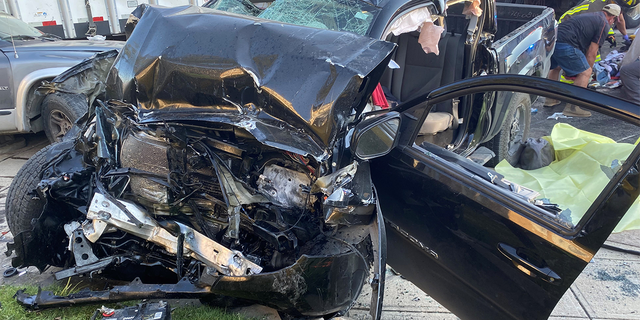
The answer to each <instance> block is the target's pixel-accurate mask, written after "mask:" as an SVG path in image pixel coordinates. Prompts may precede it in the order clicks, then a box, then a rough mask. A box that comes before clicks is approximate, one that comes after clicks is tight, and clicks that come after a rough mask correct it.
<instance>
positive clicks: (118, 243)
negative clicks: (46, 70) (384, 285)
mask: <svg viewBox="0 0 640 320" xmlns="http://www.w3.org/2000/svg"><path fill="white" fill-rule="evenodd" d="M194 21H195V22H194ZM211 26H215V27H216V28H214V29H211ZM207 28H209V29H211V30H215V33H214V32H213V31H212V32H211V33H203V32H202V30H204V29H207ZM160 35H163V36H160ZM149 39H154V41H152V42H149ZM300 48H302V49H300ZM392 50H393V45H392V44H389V43H385V42H381V41H376V40H373V39H369V38H366V37H360V36H356V35H353V34H349V33H342V32H334V31H328V30H318V29H312V28H306V27H299V26H292V25H283V24H280V23H274V22H271V21H265V20H257V19H252V18H247V17H239V16H235V15H230V14H223V13H220V12H217V11H208V10H206V9H202V8H194V7H189V8H178V9H176V8H171V9H161V8H154V7H148V8H147V9H146V10H145V13H144V15H143V16H142V18H141V19H140V21H139V22H138V24H137V26H136V29H135V30H134V32H133V33H132V35H131V38H130V39H129V41H128V42H127V45H126V46H125V47H124V48H123V49H122V51H121V53H120V54H119V56H118V58H117V59H116V61H115V64H114V66H113V68H112V69H111V71H110V74H109V78H108V82H107V88H106V97H107V99H108V100H106V102H105V101H102V100H96V101H95V102H94V103H93V104H92V105H91V106H90V110H89V114H88V116H87V117H86V121H85V122H84V123H81V124H80V125H81V126H80V127H78V128H77V129H76V130H75V136H74V137H72V138H69V136H67V138H65V140H64V141H63V142H61V143H59V144H56V145H53V146H51V147H50V148H49V149H48V152H47V156H46V165H45V166H44V167H43V170H41V172H37V173H34V174H38V175H40V179H41V181H40V183H39V184H38V185H37V186H36V187H35V190H34V191H33V198H32V201H34V202H37V205H35V206H34V207H37V208H42V209H41V210H40V211H38V213H37V214H36V215H34V219H32V222H31V225H32V227H33V228H32V229H31V230H24V231H22V232H19V233H18V234H16V235H15V238H14V239H15V240H14V241H15V242H14V244H12V245H10V246H9V250H10V251H15V254H16V257H15V258H14V259H13V264H14V266H16V267H20V266H30V265H32V266H36V267H38V268H39V269H40V270H44V269H45V268H47V267H48V266H57V267H60V268H62V270H60V271H57V272H56V273H55V276H56V278H57V279H64V278H68V277H71V276H75V275H81V274H88V275H94V274H98V273H101V274H102V275H103V276H106V277H109V278H114V279H119V280H129V281H134V282H132V283H131V284H130V285H129V286H124V287H117V288H113V289H110V290H107V291H100V292H89V293H87V292H82V293H78V294H75V295H70V296H67V297H55V296H52V295H50V294H45V293H39V294H38V295H36V296H27V295H25V294H24V293H19V294H18V295H17V298H18V301H20V302H21V303H22V304H23V305H26V306H28V307H31V308H44V307H53V306H61V305H72V304H77V303H84V302H86V303H90V302H102V301H105V300H110V301H114V300H129V299H135V298H148V297H160V298H169V297H200V298H203V297H208V298H207V299H208V300H210V301H217V302H221V303H230V301H245V302H246V301H249V302H254V303H260V304H264V305H268V306H271V307H274V308H276V309H278V310H280V311H283V312H286V313H289V314H291V315H294V316H310V317H317V316H331V315H334V314H336V313H339V312H341V311H344V310H347V309H348V308H349V307H350V305H351V304H352V302H353V301H354V300H355V298H356V297H357V296H358V294H359V293H360V290H361V288H362V285H363V284H364V282H365V280H366V279H367V278H368V277H369V274H370V267H371V265H372V263H373V262H374V260H375V259H376V252H379V251H380V250H378V249H379V248H378V245H377V243H378V242H376V241H372V238H373V239H379V237H380V236H381V235H380V234H379V229H378V228H377V227H376V226H377V225H378V223H377V221H378V218H379V215H380V213H379V212H377V210H376V197H375V193H374V188H373V185H372V183H371V178H370V173H369V166H368V163H367V162H366V161H361V160H358V159H357V158H356V157H355V156H353V155H352V154H351V152H350V151H349V148H348V145H349V137H350V136H349V134H348V133H349V131H350V130H352V129H353V126H354V125H355V124H356V123H357V122H358V121H359V120H360V118H361V114H362V110H363V108H364V106H365V104H366V102H367V100H368V97H369V95H370V94H371V92H372V91H373V89H374V87H375V84H377V81H378V78H379V77H380V75H381V74H382V71H383V70H384V66H386V63H387V62H388V60H389V57H390V53H391V51H392ZM294 72H295V74H294ZM300 74H308V75H309V76H308V78H307V79H305V80H304V81H299V75H300ZM294 76H295V77H294ZM382 236H384V235H382ZM383 272H384V271H383ZM374 278H375V276H374Z"/></svg>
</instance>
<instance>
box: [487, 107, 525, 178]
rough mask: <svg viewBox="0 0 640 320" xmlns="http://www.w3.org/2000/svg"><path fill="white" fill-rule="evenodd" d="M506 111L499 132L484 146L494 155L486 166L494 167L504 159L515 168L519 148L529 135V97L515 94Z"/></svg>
mask: <svg viewBox="0 0 640 320" xmlns="http://www.w3.org/2000/svg"><path fill="white" fill-rule="evenodd" d="M507 110H508V111H507V116H506V117H505V120H504V123H503V124H502V128H500V132H498V134H497V135H496V136H495V137H493V139H491V140H489V142H487V143H485V144H484V146H485V147H487V148H489V149H491V151H493V152H494V153H495V154H496V156H495V157H493V158H492V159H491V160H489V162H487V163H486V166H489V167H495V166H496V165H497V164H498V163H499V162H500V161H502V160H504V159H506V160H507V161H508V162H509V163H510V164H511V165H512V166H515V165H516V164H517V163H518V158H519V157H520V150H521V148H520V147H521V146H522V145H523V143H524V142H525V141H526V140H527V137H528V135H529V129H530V127H531V100H530V99H529V96H527V95H523V94H515V95H514V96H513V98H512V99H511V102H510V103H509V107H508V109H507Z"/></svg>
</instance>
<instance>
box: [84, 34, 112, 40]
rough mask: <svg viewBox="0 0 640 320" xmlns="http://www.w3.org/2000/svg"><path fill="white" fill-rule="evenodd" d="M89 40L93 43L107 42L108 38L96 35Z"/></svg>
mask: <svg viewBox="0 0 640 320" xmlns="http://www.w3.org/2000/svg"><path fill="white" fill-rule="evenodd" d="M87 40H92V41H105V40H107V37H105V36H101V35H96V36H93V37H87Z"/></svg>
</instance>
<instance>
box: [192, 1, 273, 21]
mask: <svg viewBox="0 0 640 320" xmlns="http://www.w3.org/2000/svg"><path fill="white" fill-rule="evenodd" d="M204 6H205V7H207V8H211V9H216V10H220V11H225V12H231V13H237V14H243V15H246V16H254V17H257V16H258V15H259V14H260V12H262V10H260V8H258V7H256V6H255V5H253V3H251V2H250V1H248V0H218V1H212V2H210V3H208V4H205V5H204Z"/></svg>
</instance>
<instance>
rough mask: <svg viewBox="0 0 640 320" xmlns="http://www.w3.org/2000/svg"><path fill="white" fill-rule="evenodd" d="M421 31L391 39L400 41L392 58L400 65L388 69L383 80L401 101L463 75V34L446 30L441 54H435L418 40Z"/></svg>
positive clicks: (441, 41)
mask: <svg viewBox="0 0 640 320" xmlns="http://www.w3.org/2000/svg"><path fill="white" fill-rule="evenodd" d="M419 35H420V34H419V33H418V32H411V33H405V34H401V35H400V36H398V37H393V38H392V39H390V40H391V41H393V42H396V43H397V44H398V49H397V50H396V52H395V55H394V57H393V60H394V61H395V62H396V63H397V64H398V65H399V66H400V68H399V69H387V70H386V72H385V74H384V75H383V76H382V79H381V80H380V83H381V84H382V86H385V87H387V88H389V90H390V92H391V94H393V95H394V96H395V97H396V98H397V99H398V100H400V101H401V102H402V101H408V100H410V99H411V98H413V97H416V96H418V95H421V94H424V93H428V92H430V91H432V90H433V89H436V88H438V87H441V86H443V85H446V84H449V83H452V82H454V81H456V80H459V79H462V72H463V71H462V66H463V64H464V60H463V59H464V37H462V36H461V35H460V34H456V35H452V34H451V33H447V34H445V35H444V36H443V37H442V38H441V39H440V42H439V43H438V47H439V49H440V54H439V55H437V56H436V55H435V54H426V53H425V52H424V50H423V49H422V47H421V45H420V43H418V36H419ZM445 108H446V107H445ZM438 109H439V108H438ZM439 111H445V112H447V111H449V112H450V110H439Z"/></svg>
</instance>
